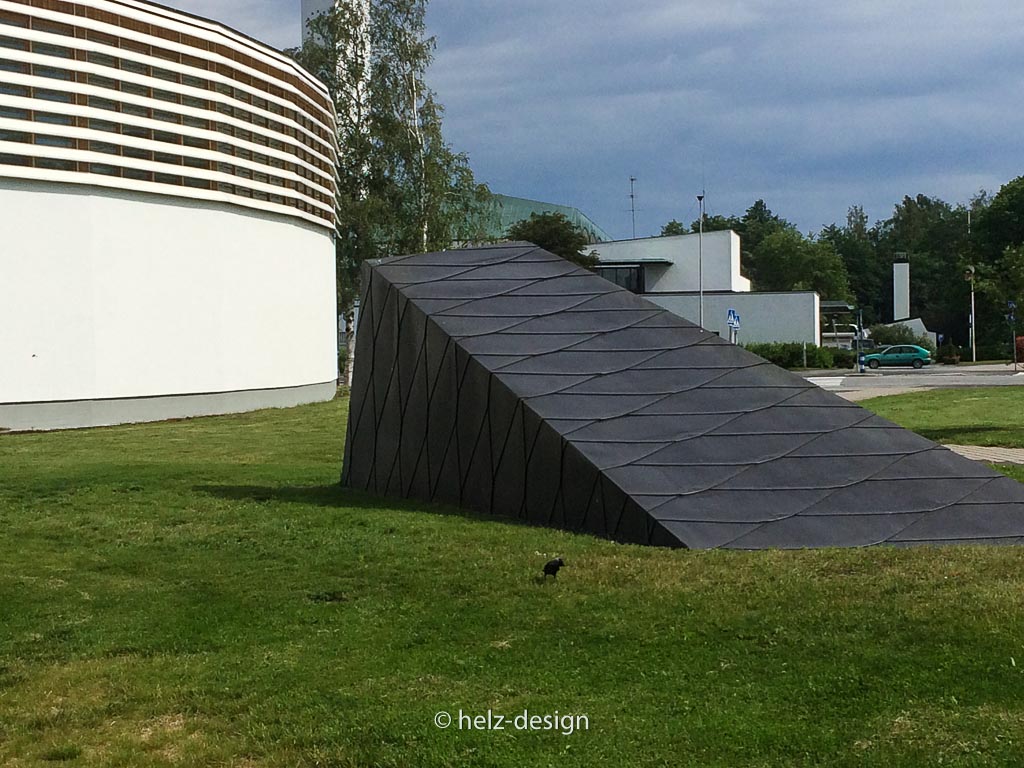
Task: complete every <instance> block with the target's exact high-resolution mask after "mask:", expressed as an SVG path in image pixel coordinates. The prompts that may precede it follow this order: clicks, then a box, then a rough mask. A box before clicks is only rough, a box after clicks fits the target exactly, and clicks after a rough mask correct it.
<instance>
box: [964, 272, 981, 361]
mask: <svg viewBox="0 0 1024 768" xmlns="http://www.w3.org/2000/svg"><path fill="white" fill-rule="evenodd" d="M964 280H966V281H967V282H969V283H970V284H971V325H970V329H971V361H972V362H975V363H976V362H978V334H977V332H976V329H975V327H974V321H975V315H974V267H973V266H968V267H967V269H965V270H964Z"/></svg>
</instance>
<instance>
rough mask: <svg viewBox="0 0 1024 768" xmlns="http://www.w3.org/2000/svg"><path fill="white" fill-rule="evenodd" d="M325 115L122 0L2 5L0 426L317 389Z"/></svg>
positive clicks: (278, 63)
mask: <svg viewBox="0 0 1024 768" xmlns="http://www.w3.org/2000/svg"><path fill="white" fill-rule="evenodd" d="M336 159H337V143H336V134H335V116H334V112H333V107H332V104H331V100H330V98H329V97H328V94H327V91H326V89H325V88H324V86H323V85H322V84H321V83H319V82H318V81H317V80H316V79H315V78H313V77H312V76H310V75H309V74H308V73H306V72H305V71H304V70H303V69H302V68H300V67H299V66H298V65H296V64H295V63H294V62H293V61H292V60H291V59H289V58H287V57H286V56H284V55H283V54H281V53H279V52H277V51H275V50H274V49H272V48H270V47H268V46H266V45H263V44H261V43H259V42H257V41H254V40H252V39H250V38H248V37H246V36H245V35H242V34H240V33H238V32H235V31H233V30H231V29H228V28H227V27H224V26H222V25H220V24H218V23H216V22H213V21H208V20H205V19H201V18H197V17H194V16H191V15H188V14H185V13H182V12H179V11H175V10H171V9H168V8H165V7H163V6H159V5H154V4H151V3H148V2H141V1H140V0H0V229H2V232H3V238H2V240H0V291H2V301H0V430H3V429H48V428H59V427H78V426H88V425H99V424H113V423H121V422H128V421H143V420H153V419H160V418H168V417H181V416H191V415H200V414H209V413H224V412H232V411H241V410H248V409H252V408H258V407H265V406H274V405H292V404H296V403H300V402H309V401H315V400H324V399H329V398H330V397H332V396H333V394H334V391H335V384H336V378H337V348H336V320H335V317H336V312H335V296H336V290H335V267H334V228H335V227H334V199H335V188H336V177H335V166H336Z"/></svg>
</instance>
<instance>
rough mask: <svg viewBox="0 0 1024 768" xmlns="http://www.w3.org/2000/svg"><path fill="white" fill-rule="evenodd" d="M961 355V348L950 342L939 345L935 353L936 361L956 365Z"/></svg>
mask: <svg viewBox="0 0 1024 768" xmlns="http://www.w3.org/2000/svg"><path fill="white" fill-rule="evenodd" d="M962 356H963V350H962V349H960V347H959V346H958V345H956V344H954V343H952V342H948V343H946V344H943V345H942V346H941V347H939V349H938V354H937V357H938V361H939V362H940V363H945V364H946V365H956V364H957V363H959V362H960V360H961V358H962Z"/></svg>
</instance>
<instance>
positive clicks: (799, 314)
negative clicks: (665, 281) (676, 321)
mask: <svg viewBox="0 0 1024 768" xmlns="http://www.w3.org/2000/svg"><path fill="white" fill-rule="evenodd" d="M644 298H645V299H647V300H648V301H653V302H654V303H655V304H658V305H659V306H662V307H664V308H665V309H667V310H669V311H670V312H674V313H675V314H677V315H680V316H681V317H685V318H686V319H687V320H690V321H691V322H694V323H696V322H697V318H698V317H699V314H700V310H699V307H700V303H699V301H700V300H699V298H698V296H697V295H695V294H690V293H687V294H664V293H646V294H644ZM730 309H735V310H736V311H737V312H738V313H739V315H740V326H741V327H740V333H739V341H740V343H741V344H745V343H747V342H752V341H765V342H771V341H806V342H807V343H808V344H815V345H820V344H821V329H820V325H819V320H818V318H819V312H820V309H821V306H820V301H819V298H818V294H817V293H814V292H813V291H800V292H788V293H733V294H705V295H704V327H705V328H707V329H708V330H709V331H715V332H716V333H718V334H719V335H720V336H721V337H722V338H725V339H727V338H729V326H728V325H726V323H725V319H726V316H727V314H728V312H729V310H730Z"/></svg>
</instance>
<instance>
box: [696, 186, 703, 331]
mask: <svg viewBox="0 0 1024 768" xmlns="http://www.w3.org/2000/svg"><path fill="white" fill-rule="evenodd" d="M697 202H698V203H699V204H700V226H699V227H698V235H697V290H698V292H699V294H700V310H699V312H700V322H699V323H698V325H700V327H701V328H703V327H704V190H703V189H702V190H701V191H700V194H699V195H697Z"/></svg>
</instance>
